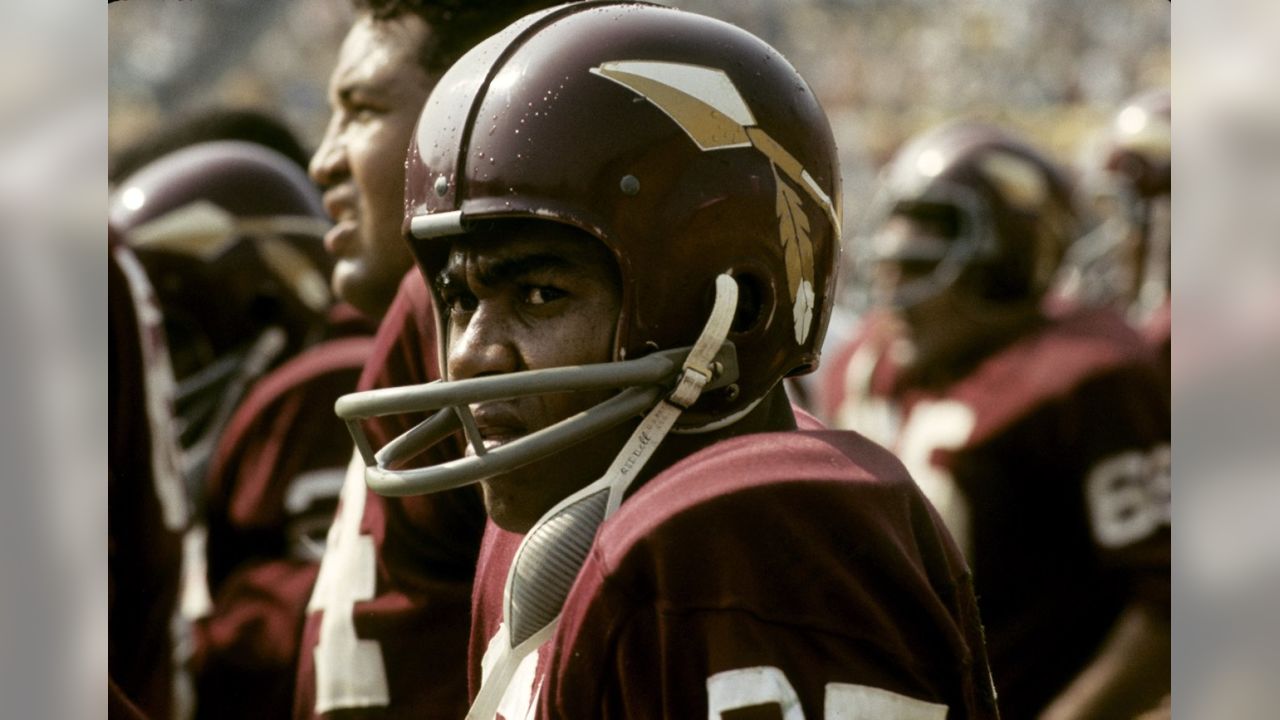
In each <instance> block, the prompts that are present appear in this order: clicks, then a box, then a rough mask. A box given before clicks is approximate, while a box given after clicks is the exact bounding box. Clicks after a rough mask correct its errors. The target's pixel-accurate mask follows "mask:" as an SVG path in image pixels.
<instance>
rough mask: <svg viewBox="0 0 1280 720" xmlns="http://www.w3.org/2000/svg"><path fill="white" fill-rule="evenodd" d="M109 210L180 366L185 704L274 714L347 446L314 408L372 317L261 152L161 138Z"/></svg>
mask: <svg viewBox="0 0 1280 720" xmlns="http://www.w3.org/2000/svg"><path fill="white" fill-rule="evenodd" d="M112 209H113V217H114V218H115V219H116V220H117V222H120V223H121V224H123V225H125V226H127V227H130V228H131V231H132V233H133V237H132V238H131V240H132V242H133V246H134V248H135V249H136V251H137V253H138V254H139V256H140V257H141V261H142V264H143V265H144V267H145V268H146V269H147V272H148V274H149V275H150V277H151V278H152V280H153V282H155V283H156V284H157V285H158V287H159V300H160V304H161V307H162V309H163V312H164V315H165V322H166V327H167V329H168V331H169V336H170V338H171V343H170V345H171V354H172V357H173V361H174V365H175V368H176V369H177V374H178V376H179V379H180V380H179V391H178V411H179V416H180V420H181V424H180V428H181V439H182V440H183V446H184V455H185V466H186V470H187V473H188V476H189V481H191V482H192V483H193V484H194V486H195V487H194V488H193V493H194V495H195V497H196V499H197V501H198V502H197V507H198V509H199V518H198V522H199V525H198V527H197V528H196V529H195V530H194V531H193V533H192V536H191V538H190V540H189V543H188V546H189V549H188V553H189V560H190V561H191V568H192V573H193V576H192V577H190V578H189V579H188V583H187V590H186V593H187V595H186V598H185V599H184V603H185V605H186V608H185V610H186V612H187V615H188V616H189V617H192V618H199V619H200V622H199V623H198V625H197V630H198V633H197V649H196V656H195V659H194V669H195V670H196V676H197V690H198V703H199V704H198V714H199V715H200V716H201V717H241V716H244V715H246V714H262V715H264V716H276V717H280V716H284V715H286V714H287V713H288V710H289V707H290V705H291V703H292V697H293V692H292V689H293V679H294V675H295V673H296V654H297V650H296V648H297V639H298V636H299V633H300V631H301V623H302V618H303V613H302V608H303V605H304V603H305V600H306V597H307V594H308V592H309V591H310V587H311V585H312V583H313V582H314V579H315V574H316V568H317V566H318V561H319V558H320V554H321V552H322V548H323V539H324V533H325V530H326V528H327V527H328V524H329V521H330V520H331V518H332V516H333V511H334V508H335V507H336V504H337V495H338V489H339V487H340V486H341V480H342V474H343V468H344V466H345V461H346V456H347V452H346V447H345V446H346V442H345V441H344V435H345V428H344V426H343V425H342V423H341V422H338V421H337V420H336V419H334V418H333V417H332V413H331V412H329V408H331V407H332V404H333V401H334V399H335V398H337V396H338V395H340V394H341V393H343V392H347V391H349V390H350V389H351V388H352V387H353V386H354V384H355V380H356V378H357V377H358V375H359V371H360V367H361V365H362V363H363V361H364V358H365V356H366V355H367V354H368V351H369V349H370V348H371V339H370V337H369V335H370V334H371V333H372V324H371V323H369V322H368V321H365V320H363V319H362V318H360V317H359V315H358V314H357V313H356V312H355V311H354V310H353V309H351V308H350V307H349V306H342V305H337V306H335V305H333V302H332V298H331V296H330V294H329V290H328V278H327V271H328V268H329V262H328V260H327V258H326V257H325V254H324V251H323V248H322V245H321V235H322V233H323V232H324V231H325V230H326V229H327V228H328V227H329V223H328V221H327V220H325V218H324V217H323V211H322V210H321V203H320V195H319V192H318V191H317V190H316V188H315V187H314V186H313V185H312V184H311V182H310V181H309V180H308V179H307V177H306V175H305V173H304V172H303V170H302V168H301V167H299V166H298V165H297V164H296V163H294V162H292V161H290V160H288V159H287V158H285V157H284V156H282V155H279V154H278V153H276V152H274V151H272V150H269V149H267V148H265V147H262V146H259V145H256V144H251V143H244V142H232V141H223V142H209V143H198V144H196V145H193V146H190V147H186V148H182V149H179V150H176V151H174V152H172V153H170V154H168V155H165V156H163V157H161V158H158V159H156V160H154V161H152V162H151V163H149V164H147V165H146V166H144V167H143V168H141V169H140V170H138V172H136V173H134V174H133V175H131V176H129V177H128V178H126V179H124V180H123V181H122V183H121V184H120V186H119V187H118V188H117V191H116V193H115V195H114V202H113V208H112ZM206 533H207V543H206V542H203V541H204V539H205V537H206ZM196 575H198V577H196ZM206 584H207V589H206V588H205V585H206ZM208 596H211V599H210V597H208ZM210 602H212V607H210V606H209V604H210Z"/></svg>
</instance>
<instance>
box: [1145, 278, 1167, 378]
mask: <svg viewBox="0 0 1280 720" xmlns="http://www.w3.org/2000/svg"><path fill="white" fill-rule="evenodd" d="M1142 338H1143V339H1144V340H1146V342H1147V346H1148V347H1150V348H1151V352H1153V353H1155V359H1156V367H1158V368H1160V370H1161V371H1162V372H1164V380H1165V381H1166V383H1167V382H1168V381H1169V380H1170V378H1171V377H1172V375H1173V368H1172V364H1173V301H1172V298H1165V299H1164V302H1163V303H1161V304H1160V307H1158V308H1156V310H1155V312H1153V313H1152V314H1151V317H1149V318H1147V321H1146V323H1145V324H1144V325H1143V326H1142Z"/></svg>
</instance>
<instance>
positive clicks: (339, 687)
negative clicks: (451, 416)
mask: <svg viewBox="0 0 1280 720" xmlns="http://www.w3.org/2000/svg"><path fill="white" fill-rule="evenodd" d="M548 4H550V3H549V2H548V0H493V1H490V2H486V3H462V2H457V1H456V0H356V2H355V7H356V10H357V15H356V19H355V22H354V24H353V25H352V27H351V29H350V31H349V32H348V34H347V37H346V39H345V40H344V42H343V45H342V48H341V50H340V52H339V57H338V63H337V66H336V67H335V68H334V70H333V73H332V76H331V78H330V102H331V104H332V108H333V113H332V116H331V118H330V121H329V125H328V127H327V129H326V132H325V136H324V139H323V140H322V142H321V145H320V147H319V148H318V149H317V151H316V153H315V155H314V156H313V157H312V160H311V165H310V173H311V177H312V178H313V179H314V180H315V181H316V183H318V184H319V185H320V186H321V187H323V188H324V206H325V210H326V211H327V212H328V214H329V215H330V216H331V217H332V218H333V220H334V221H335V222H336V224H335V225H334V226H333V228H332V229H331V230H330V231H329V232H328V233H327V234H326V236H325V239H324V247H325V249H326V250H327V251H328V252H329V254H330V255H331V256H332V257H333V259H334V261H335V263H336V265H335V268H334V272H333V275H332V280H331V285H332V288H333V291H334V292H335V293H336V294H337V295H338V296H339V297H341V298H342V299H344V300H346V301H347V302H349V303H351V304H352V305H354V306H356V307H357V308H359V309H360V310H362V311H363V312H364V313H366V314H367V315H369V316H370V317H376V318H381V326H380V328H379V331H378V334H377V337H376V338H375V339H374V341H373V344H372V346H370V347H366V348H363V349H361V350H359V351H356V350H355V349H354V348H352V349H351V352H350V353H347V354H346V357H347V359H348V360H349V361H355V362H360V363H362V364H363V365H364V368H365V371H364V373H363V374H362V375H361V378H360V380H359V386H360V387H364V388H369V387H375V386H382V385H393V384H403V383H417V382H426V381H428V380H430V379H433V378H434V377H437V376H438V375H437V374H436V371H435V370H434V367H429V366H427V365H424V364H423V362H422V361H421V359H422V358H424V357H430V358H434V356H435V351H434V349H433V348H434V342H435V330H434V322H435V319H434V313H433V311H432V309H431V303H430V299H429V296H428V294H427V290H426V285H425V284H424V282H423V280H422V277H421V275H420V274H419V273H418V271H417V270H416V269H413V270H411V269H410V268H411V267H412V265H413V263H412V257H411V255H410V254H409V251H408V249H407V246H406V245H405V244H404V239H403V234H402V232H401V227H400V226H401V222H402V221H403V214H404V213H403V198H404V161H405V151H406V148H407V147H408V144H409V140H410V137H411V135H412V132H413V128H414V124H415V121H416V119H417V117H418V114H419V112H420V111H421V109H422V103H423V101H424V100H425V98H426V97H427V94H428V92H429V91H430V90H431V89H432V87H433V86H434V85H435V83H436V82H437V81H438V80H439V79H440V76H441V75H442V74H443V72H444V71H445V70H446V69H448V68H449V66H450V65H451V64H452V63H453V62H454V61H455V60H456V59H457V58H458V57H459V56H460V55H462V54H463V53H464V52H466V51H467V50H469V49H470V48H471V46H472V45H474V44H475V43H476V42H478V41H480V40H481V39H483V38H485V37H487V36H488V35H490V34H491V33H493V32H494V31H496V30H498V29H499V28H501V27H502V26H504V25H506V24H507V23H508V22H510V21H511V20H512V19H514V18H516V17H519V16H520V15H521V14H523V13H525V12H528V11H530V10H532V9H535V8H538V7H542V6H545V5H548ZM361 355H362V356H361ZM334 357H336V356H330V359H333V358H334ZM264 384H265V383H264ZM352 387H353V385H352V384H347V385H346V386H345V388H344V389H345V390H347V391H349V390H350V389H351V388H352ZM338 389H339V387H338V385H336V384H333V385H329V386H327V387H326V389H325V390H324V397H325V400H324V403H327V406H328V407H327V409H325V410H324V411H323V412H322V411H320V410H318V409H316V410H314V412H317V413H321V412H322V414H324V415H326V416H328V417H329V418H330V419H335V418H333V415H332V401H333V399H334V395H333V394H332V393H334V392H335V391H337V390H338ZM305 402H306V403H307V405H306V407H307V408H320V406H321V402H320V401H319V400H314V399H313V398H311V397H308V398H307V399H306V400H305ZM272 407H273V406H272V405H270V404H264V405H263V409H264V412H266V414H265V415H264V417H267V418H272V417H274V416H273V415H272V414H271V413H270V412H268V411H269V410H270V408H272ZM297 410H298V412H299V413H306V414H308V415H309V414H310V413H311V412H312V410H311V409H306V410H305V411H304V410H303V408H302V406H298V407H297ZM271 422H273V423H276V422H277V421H276V420H272V421H271ZM278 424H279V426H280V427H282V428H284V427H287V423H283V422H280V423H278ZM391 427H392V429H391V430H388V431H387V432H388V436H389V434H390V433H393V432H395V429H394V428H396V427H397V426H395V425H394V423H392V424H391ZM374 432H378V429H377V428H374ZM290 434H291V435H293V436H296V439H297V440H298V442H306V438H305V435H304V434H301V433H298V432H296V431H292V430H291V431H290ZM327 437H328V436H327ZM280 447H281V448H285V447H287V444H283V443H282V444H281V445H280ZM329 451H330V452H341V453H343V457H344V459H348V458H350V455H351V445H350V441H349V436H348V437H347V438H346V439H344V441H342V442H338V441H336V440H333V441H332V442H331V443H330V446H329ZM291 454H294V451H292V450H290V451H289V452H283V451H281V452H279V453H278V454H275V455H272V457H278V458H286V457H288V456H290V455H291ZM342 493H343V500H342V501H341V504H340V508H339V511H338V513H337V514H336V516H335V517H333V518H332V524H331V527H330V528H329V533H328V537H327V542H326V543H324V558H323V561H322V564H321V568H320V573H319V580H318V581H317V582H316V583H315V586H314V588H313V589H311V590H310V596H309V600H308V601H307V606H306V607H307V612H306V619H305V625H304V627H303V630H302V640H301V650H300V655H299V664H298V670H297V674H296V678H297V681H296V690H295V695H294V708H293V712H294V714H295V716H296V717H298V718H312V717H320V716H331V715H336V716H341V717H344V718H346V717H359V716H362V715H369V716H376V717H379V718H388V717H406V718H408V717H415V718H416V717H452V716H457V715H461V714H462V712H463V710H464V708H465V705H466V677H465V657H466V640H467V635H466V633H467V630H466V628H467V614H468V601H469V597H470V592H471V579H472V574H473V573H474V570H475V558H476V553H477V549H478V547H479V542H480V535H481V531H482V528H483V518H484V511H483V507H482V505H481V502H480V499H479V497H478V495H477V494H476V493H475V492H474V491H472V490H462V491H459V492H456V493H453V494H448V495H440V496H436V497H433V498H420V499H411V500H405V501H398V500H397V501H384V500H383V499H381V498H378V497H376V496H372V497H369V498H368V499H367V500H366V497H365V495H366V494H367V493H366V491H365V488H364V485H363V481H362V479H361V477H360V475H359V473H358V472H357V473H355V474H354V475H351V477H350V478H348V481H347V483H346V485H345V486H344V489H343V491H342ZM424 648H429V651H425V650H424Z"/></svg>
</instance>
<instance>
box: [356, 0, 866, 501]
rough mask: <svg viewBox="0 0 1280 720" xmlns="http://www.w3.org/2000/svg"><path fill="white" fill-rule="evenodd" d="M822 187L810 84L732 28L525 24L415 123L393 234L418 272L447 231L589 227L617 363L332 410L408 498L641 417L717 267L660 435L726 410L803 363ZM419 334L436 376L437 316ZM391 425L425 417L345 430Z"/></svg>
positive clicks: (375, 474)
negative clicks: (499, 411) (510, 430)
mask: <svg viewBox="0 0 1280 720" xmlns="http://www.w3.org/2000/svg"><path fill="white" fill-rule="evenodd" d="M840 195H841V193H840V173H839V170H838V164H837V153H836V147H835V142H834V140H833V137H832V133H831V128H830V125H829V123H828V121H827V118H826V115H825V113H824V112H823V110H822V108H821V107H820V105H819V104H818V101H817V99H816V97H815V96H814V94H813V92H812V90H811V89H810V88H809V86H808V85H807V84H806V83H805V81H804V80H803V79H802V78H801V77H800V75H799V74H798V73H797V72H796V70H795V68H793V67H792V66H791V64H790V63H788V62H787V61H786V60H785V59H784V58H783V57H782V56H781V55H780V54H778V52H777V51H776V50H774V49H773V48H772V47H770V46H769V45H767V44H766V43H764V42H763V41H761V40H760V39H758V38H756V37H754V36H753V35H751V34H749V33H747V32H745V31H743V30H741V29H739V28H737V27H734V26H732V25H729V24H726V23H723V22H720V21H717V20H713V19H711V18H707V17H703V16H699V15H694V14H692V13H687V12H683V11H679V10H674V9H671V8H667V7H662V6H657V5H651V4H645V3H635V2H586V3H571V4H566V5H562V6H559V7H556V8H551V9H548V10H545V11H542V12H539V13H535V14H532V15H529V16H526V17H524V18H522V19H521V20H519V21H517V22H516V23H515V24H513V25H511V26H509V27H508V28H506V29H505V30H503V31H502V32H500V33H498V34H497V35H495V36H493V37H492V38H490V39H489V40H487V41H485V42H483V43H481V44H480V45H479V46H477V47H476V48H475V49H473V50H472V51H471V52H470V53H468V54H467V55H466V56H464V57H463V58H462V59H461V60H459V61H458V63H457V64H455V65H454V66H453V68H452V69H451V70H450V71H449V72H448V73H447V74H446V75H445V76H444V77H443V78H442V79H441V80H440V82H439V84H438V85H437V86H436V89H435V91H434V92H433V93H432V94H431V96H430V98H428V100H427V103H426V105H425V107H424V109H423V113H422V116H421V118H420V120H419V122H418V127H417V131H416V134H415V137H414V139H413V141H412V142H411V145H410V148H409V154H408V160H407V182H406V198H405V224H404V230H405V237H406V239H407V241H408V242H409V243H410V245H411V246H412V248H413V251H414V253H415V256H416V258H417V261H418V263H419V265H420V266H421V268H422V270H423V272H424V274H425V275H426V277H428V278H434V277H435V276H436V275H437V273H438V272H439V271H440V270H441V269H442V268H443V267H444V265H445V261H446V259H447V257H446V256H447V252H448V249H449V245H450V239H451V238H453V237H456V236H459V235H462V234H465V233H467V232H468V230H469V229H471V228H474V227H475V226H476V224H477V223H481V222H490V221H495V220H502V219H504V218H512V219H526V220H527V219H537V220H543V221H547V222H554V223H563V224H565V225H569V226H572V227H574V228H577V229H580V230H583V231H585V232H587V233H589V234H590V235H592V236H594V237H595V238H597V239H598V240H599V241H600V242H602V243H604V244H605V245H606V246H607V247H608V248H609V250H610V251H611V252H612V255H613V256H614V258H616V260H617V264H618V267H619V270H620V276H621V282H622V309H621V312H620V315H619V318H618V322H617V327H616V332H615V335H614V337H615V346H614V352H613V355H614V362H611V363H606V364H602V365H599V366H594V367H575V368H554V369H548V370H537V371H530V372H524V373H513V374H510V375H503V376H496V377H483V378H476V379H470V380H462V381H452V382H450V381H447V379H446V381H445V382H442V383H439V384H431V385H427V386H421V387H417V388H393V389H385V390H376V391H371V392H368V393H361V394H355V395H350V396H346V397H344V398H342V399H341V400H339V403H338V411H339V414H340V415H342V416H343V417H344V418H346V419H347V420H348V422H349V424H350V425H351V427H352V432H353V435H354V436H355V437H356V440H357V444H358V445H359V446H360V447H361V451H362V453H363V454H364V458H365V461H366V462H367V463H368V465H370V466H371V467H369V468H368V469H367V471H366V479H367V480H368V482H369V484H370V486H371V487H373V488H374V489H375V490H377V491H379V492H382V493H386V494H414V493H421V492H430V491H434V490H440V489H445V488H448V487H453V486H457V485H461V484H466V483H469V482H475V481H477V480H479V479H482V478H483V477H487V476H488V475H491V474H494V473H496V472H500V471H506V470H509V469H511V468H513V467H518V466H520V465H523V464H527V463H528V462H532V461H533V460H536V459H538V458H540V457H544V456H546V455H548V454H550V453H552V452H555V451H556V450H558V449H561V448H563V447H565V446H566V445H567V444H569V443H571V442H576V441H579V440H582V439H583V438H585V437H589V436H591V435H593V434H596V433H599V432H602V431H603V430H605V429H607V428H608V427H612V426H614V425H617V424H619V423H621V422H624V421H626V420H629V419H632V418H634V417H636V416H638V415H641V414H644V413H645V412H646V410H648V409H649V408H651V407H653V406H654V405H655V403H657V402H658V401H659V399H660V398H661V397H663V396H664V395H666V394H667V393H669V392H670V391H671V389H672V388H673V387H676V385H677V382H678V381H679V379H680V378H681V377H682V376H683V377H687V376H688V373H687V372H684V366H685V365H686V364H687V362H688V360H687V357H686V356H688V355H689V348H690V347H691V346H693V345H694V344H695V340H696V339H698V338H699V336H700V334H701V333H703V331H704V324H705V323H707V318H708V316H709V314H710V313H711V311H712V307H713V304H714V301H715V299H716V297H717V295H718V286H719V284H720V283H719V281H718V278H719V276H721V275H728V276H729V277H731V278H732V279H733V280H734V282H733V283H729V284H730V285H734V286H736V290H737V300H736V305H735V306H734V307H733V308H731V310H732V326H731V328H729V331H728V335H727V339H728V342H727V343H726V344H725V345H726V347H723V348H722V347H719V343H716V345H717V347H715V348H712V351H711V355H712V356H713V357H714V360H715V363H718V365H716V364H713V365H712V367H713V368H714V369H713V370H712V371H710V372H709V373H708V375H710V376H711V377H710V379H709V381H708V384H707V385H706V387H705V388H704V389H705V390H706V392H703V393H701V395H700V396H699V395H696V394H695V395H694V398H696V399H694V400H693V401H691V402H690V401H688V400H687V398H686V401H684V406H683V407H682V408H681V410H682V412H681V413H680V417H679V419H678V421H677V422H676V425H675V427H676V430H675V431H676V432H697V431H700V430H701V431H705V430H711V429H715V428H719V427H723V426H725V425H728V424H730V423H732V422H734V421H736V420H737V419H739V418H741V417H742V416H744V415H745V414H746V413H747V412H749V411H750V410H751V408H753V407H754V406H755V405H756V404H757V403H758V402H759V401H760V400H761V399H763V397H764V396H765V394H766V393H768V392H769V390H770V389H771V388H772V387H773V386H774V385H775V384H776V383H777V382H778V381H779V380H780V379H781V378H783V377H784V376H786V375H789V374H800V373H804V372H808V371H810V370H812V369H813V368H814V367H816V365H817V363H818V349H819V348H820V347H821V345H822V340H823V336H824V335H825V333H826V327H827V322H828V319H829V315H830V309H831V302H832V297H833V292H832V290H833V284H834V282H835V271H836V267H837V255H838V252H839V248H838V238H839V235H840V229H839V228H840V214H841V210H840V207H839V206H838V203H839V198H840ZM429 284H430V283H429ZM437 301H438V302H437V305H438V306H442V304H441V303H440V302H439V298H437ZM437 310H438V309H437ZM437 332H439V333H440V338H441V342H440V343H439V347H440V348H441V352H442V361H441V367H445V363H444V362H443V353H444V352H445V351H446V348H445V345H446V342H445V338H447V337H448V328H447V318H446V317H444V316H443V315H438V328H437ZM730 349H731V350H732V352H731V351H730ZM707 359H708V360H711V359H712V358H711V357H708V358H707ZM704 370H705V368H704ZM609 388H616V389H619V390H622V392H620V393H619V394H618V395H617V396H615V397H614V399H613V400H611V401H609V402H608V403H605V404H604V405H602V406H598V407H597V408H596V410H595V411H590V412H588V413H586V417H585V418H570V419H568V420H565V421H562V422H561V423H558V424H557V425H554V426H552V427H549V428H545V429H543V430H540V431H538V432H536V433H532V434H530V435H528V436H526V437H524V438H521V439H519V440H516V441H513V442H510V443H507V444H505V445H503V446H501V447H499V448H496V449H494V450H492V451H490V452H488V453H487V454H486V452H485V450H484V448H483V445H482V444H481V443H479V442H478V441H477V440H475V439H473V441H472V444H473V446H475V448H476V457H472V458H463V459H459V460H456V461H453V462H450V463H444V464H442V465H437V466H433V467H430V468H416V469H410V470H403V471H398V470H393V469H392V466H394V465H395V464H396V462H397V460H398V459H399V458H402V457H409V456H411V455H412V454H414V453H416V452H418V451H420V450H421V449H422V447H423V446H424V444H427V443H430V442H434V441H437V440H439V439H440V438H441V437H442V436H443V435H444V434H447V433H449V432H454V431H456V430H457V429H458V428H459V426H462V429H463V430H464V431H466V434H467V435H468V436H469V437H473V438H474V432H473V429H472V428H471V420H470V413H469V411H468V410H467V406H468V404H471V403H478V402H483V401H486V400H493V399H498V398H502V397H512V396H514V395H524V394H532V393H545V392H564V391H568V390H585V389H609ZM410 411H438V412H437V414H436V415H435V416H433V418H432V419H429V420H427V421H425V423H424V425H422V426H420V427H419V429H418V430H416V431H412V432H410V433H409V434H407V435H405V436H402V437H401V438H398V439H397V440H395V441H393V442H392V443H390V444H388V446H387V447H385V448H383V449H382V450H381V451H379V452H377V453H375V452H374V449H373V448H371V447H369V446H368V443H367V441H366V440H365V439H364V434H363V431H362V429H361V428H360V425H359V420H360V419H362V418H368V417H372V416H376V415H385V414H390V413H402V412H410Z"/></svg>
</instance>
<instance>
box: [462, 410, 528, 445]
mask: <svg viewBox="0 0 1280 720" xmlns="http://www.w3.org/2000/svg"><path fill="white" fill-rule="evenodd" d="M472 414H473V415H474V416H475V419H476V427H477V428H478V429H479V430H480V437H481V439H482V440H483V442H484V448H485V450H492V449H494V448H496V447H500V446H502V445H505V444H507V443H509V442H511V441H512V440H516V439H518V438H520V437H523V436H524V435H525V434H527V433H528V428H527V427H526V426H525V424H524V422H522V421H521V420H520V418H519V416H517V415H516V414H515V412H513V411H512V410H511V409H510V408H509V407H504V406H494V405H482V406H480V407H477V408H472ZM466 454H467V456H468V457H471V456H474V455H475V448H473V447H472V446H471V444H470V443H467V449H466Z"/></svg>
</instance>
